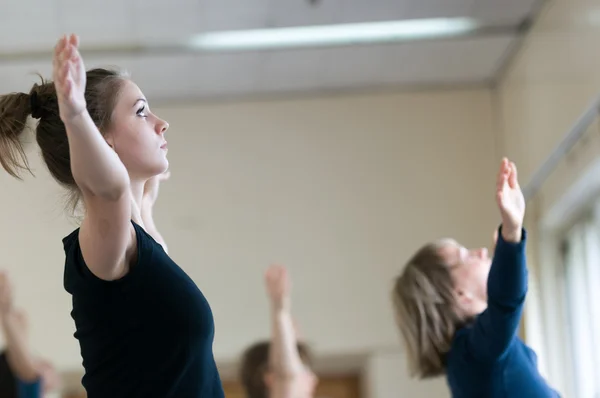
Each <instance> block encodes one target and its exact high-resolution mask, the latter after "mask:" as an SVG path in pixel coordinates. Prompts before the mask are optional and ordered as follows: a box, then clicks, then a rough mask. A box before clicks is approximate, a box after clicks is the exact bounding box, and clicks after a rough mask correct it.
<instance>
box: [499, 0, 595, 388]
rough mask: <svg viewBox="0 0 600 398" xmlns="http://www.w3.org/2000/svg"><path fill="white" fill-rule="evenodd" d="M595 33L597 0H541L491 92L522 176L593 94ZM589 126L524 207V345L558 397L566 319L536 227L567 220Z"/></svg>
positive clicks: (586, 162) (590, 157) (546, 245)
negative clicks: (529, 287)
mask: <svg viewBox="0 0 600 398" xmlns="http://www.w3.org/2000/svg"><path fill="white" fill-rule="evenodd" d="M598 37H600V6H599V4H598V1H597V0H553V1H549V2H548V5H547V6H546V7H544V9H543V12H542V14H541V16H540V18H539V20H538V21H537V22H536V24H535V26H534V27H533V30H532V31H531V32H530V34H529V35H528V37H527V38H526V40H525V42H524V44H523V47H522V48H521V50H520V51H519V54H518V56H517V57H516V58H515V60H514V62H513V63H512V65H511V66H510V68H509V70H508V73H507V74H506V76H505V77H504V78H503V79H502V81H501V82H500V84H499V86H498V89H497V90H496V91H495V92H494V102H495V103H496V104H498V107H497V108H496V109H497V112H498V115H499V121H500V123H499V127H500V133H501V134H500V135H499V143H500V144H501V151H502V152H503V153H505V154H507V155H508V156H510V157H512V158H513V159H515V161H516V162H517V164H518V165H519V171H520V177H521V179H522V180H523V181H528V180H529V179H530V178H531V175H532V173H534V172H535V170H537V168H538V167H540V166H541V164H542V162H543V161H544V160H545V159H546V157H547V156H548V155H549V154H550V153H551V151H552V149H553V148H554V147H555V146H556V145H557V144H558V142H559V141H560V140H561V139H562V138H563V137H564V136H565V134H566V132H567V131H568V130H569V129H570V127H571V126H572V124H573V123H574V122H575V120H576V119H577V118H578V117H579V116H580V115H581V113H582V112H583V111H584V109H586V108H587V106H588V104H589V103H590V101H591V100H592V99H593V98H595V97H596V96H597V95H599V94H600V51H598ZM597 129H598V125H597V124H596V125H594V126H593V127H592V129H591V133H592V134H590V135H589V136H588V138H587V139H585V140H583V141H582V142H580V143H579V144H578V145H577V146H576V147H575V148H574V149H573V151H571V153H570V154H569V156H567V157H566V158H565V159H563V161H562V162H561V163H560V164H559V166H558V167H557V169H556V170H555V171H554V172H553V173H552V175H551V176H550V178H549V179H548V180H547V181H546V183H545V184H544V186H543V187H542V189H541V191H540V193H539V195H538V196H537V197H536V198H535V200H534V201H532V202H531V203H529V205H528V206H529V213H530V216H529V219H528V220H529V222H528V229H529V241H530V242H531V245H530V249H531V250H530V252H531V254H532V255H531V256H530V263H531V267H532V269H533V270H534V271H535V272H534V275H535V277H536V278H537V280H534V281H533V282H534V283H533V286H534V290H533V291H532V292H530V295H529V297H530V299H531V300H529V308H528V311H527V312H526V316H527V318H526V319H527V321H528V328H527V331H528V333H527V335H528V342H529V343H530V344H532V345H533V346H534V348H535V349H536V350H537V351H538V354H539V358H540V361H541V362H542V363H541V367H542V370H543V371H544V373H545V374H547V375H548V376H549V379H550V380H551V381H552V383H553V384H554V385H555V386H556V387H557V388H558V389H559V390H561V392H562V393H564V394H566V396H569V395H568V392H569V386H568V384H569V380H568V374H569V370H570V369H569V368H570V364H569V362H568V360H566V357H565V353H564V347H565V346H566V344H565V342H566V341H567V340H566V339H567V337H566V336H565V335H564V325H565V323H566V322H565V319H564V317H563V314H562V312H561V310H560V303H559V302H558V301H559V298H560V289H559V288H560V286H559V283H558V282H557V280H556V279H557V275H558V273H557V272H556V271H555V267H554V266H555V265H556V259H557V258H558V255H557V253H556V247H555V246H556V242H555V241H554V240H553V236H552V231H549V230H545V229H544V227H543V226H542V225H544V224H548V223H552V224H554V226H555V227H556V226H557V223H558V222H559V221H557V220H558V219H559V218H560V219H561V220H560V222H565V221H568V220H566V219H565V216H567V212H566V211H565V210H567V209H566V208H564V207H560V203H562V202H564V199H565V198H564V195H565V194H566V193H567V194H568V193H569V192H574V191H572V189H573V188H574V184H575V182H576V181H578V180H580V178H581V177H582V175H583V174H584V173H585V172H586V171H587V170H588V168H589V167H590V166H591V165H592V164H593V163H594V162H595V161H596V160H597V159H598V157H599V156H600V146H599V145H598V144H599V143H600V136H598V134H597ZM578 192H579V193H581V192H582V191H578ZM569 203H571V205H573V202H572V201H571V202H569ZM580 204H581V203H580ZM557 206H559V207H560V208H559V207H557ZM571 207H572V206H571ZM569 210H573V209H569ZM557 212H558V213H560V214H559V216H560V217H557V216H556V214H557ZM550 219H552V220H550Z"/></svg>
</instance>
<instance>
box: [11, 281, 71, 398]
mask: <svg viewBox="0 0 600 398" xmlns="http://www.w3.org/2000/svg"><path fill="white" fill-rule="evenodd" d="M0 323H1V325H2V332H3V335H4V340H5V344H6V345H5V348H4V350H3V351H2V352H1V353H0V396H1V397H2V398H43V397H44V396H45V394H46V393H49V392H51V391H54V390H56V389H58V387H59V385H60V380H59V376H58V374H57V372H56V370H55V369H54V367H53V366H52V364H51V363H50V362H49V361H47V360H44V359H41V358H39V357H37V356H35V355H34V354H33V353H32V351H31V348H30V346H29V342H28V337H29V333H28V332H29V328H28V324H27V318H26V316H25V313H24V312H23V311H22V310H19V309H17V308H15V306H14V298H13V292H12V287H11V284H10V281H9V279H8V276H7V275H6V273H0Z"/></svg>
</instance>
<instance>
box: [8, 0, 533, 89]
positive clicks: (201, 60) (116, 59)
mask: <svg viewBox="0 0 600 398" xmlns="http://www.w3.org/2000/svg"><path fill="white" fill-rule="evenodd" d="M535 3H536V0H369V1H365V0H316V2H315V4H314V5H313V4H311V3H310V2H309V1H308V0H170V1H168V2H166V1H163V0H145V1H142V0H131V1H122V0H105V1H103V2H98V1H91V0H53V1H49V0H4V2H3V7H2V10H3V11H2V13H1V14H0V35H2V37H3V40H2V41H0V52H5V53H6V52H14V51H28V50H29V49H31V50H32V51H33V50H40V49H42V50H44V51H47V56H48V59H47V60H44V59H41V60H37V61H35V60H32V61H20V62H18V63H4V64H3V63H2V61H0V88H1V89H2V91H6V89H9V90H15V89H20V90H28V89H29V87H30V85H31V83H32V82H33V80H34V78H33V76H32V74H31V73H32V72H38V71H39V72H42V73H44V75H45V76H49V74H50V72H51V71H50V62H51V60H50V56H51V51H52V47H53V46H54V43H55V42H56V40H57V38H58V36H59V35H60V34H61V33H64V32H71V31H74V32H76V33H78V34H79V35H80V36H81V38H82V44H83V45H84V46H85V45H90V44H91V45H96V46H110V45H114V44H115V43H118V44H120V45H126V44H131V43H140V42H142V43H145V44H149V45H152V44H160V43H164V42H168V41H172V40H177V41H182V40H186V39H187V38H189V37H190V36H191V35H193V34H195V33H200V32H204V31H215V30H235V29H252V28H266V27H280V26H296V25H315V24H329V23H355V22H366V21H375V20H392V19H407V18H436V17H459V16H472V17H477V18H483V19H485V20H487V21H499V22H501V23H510V24H514V23H517V22H519V21H521V20H522V19H523V18H525V17H526V16H527V15H528V14H529V13H530V12H531V10H532V8H533V5H534V4H535ZM32 26H33V27H35V29H32V28H31V27H32ZM514 39H515V37H512V36H507V35H499V36H492V37H468V38H467V37H465V38H462V39H455V40H439V41H418V42H412V43H404V44H393V45H392V44H390V45H371V46H366V45H361V46H348V47H337V48H318V49H304V50H287V51H264V52H242V53H237V54H235V53H214V54H197V53H196V54H189V53H188V54H185V53H174V54H170V55H165V54H162V55H161V54H159V53H152V52H150V53H149V54H145V55H143V56H142V55H137V56H136V55H129V56H124V55H123V54H117V53H115V54H114V55H112V56H111V55H105V56H102V58H99V59H98V58H93V59H91V58H86V65H87V66H88V67H91V66H95V65H111V64H113V65H114V64H116V65H120V66H123V67H125V68H127V69H130V70H131V71H132V73H133V76H134V79H135V80H136V81H138V82H139V84H140V86H141V87H142V89H143V90H144V91H145V93H146V95H148V96H149V97H150V98H155V99H159V100H161V99H163V100H173V99H177V98H214V97H223V96H227V97H232V96H237V95H258V94H261V93H272V92H277V93H285V92H294V91H303V92H306V91H313V90H314V91H317V90H323V89H346V88H356V87H361V88H364V87H371V86H381V85H386V86H388V85H389V86H391V85H404V84H409V85H413V84H418V85H432V84H455V83H473V82H482V81H488V80H490V79H492V78H493V76H494V74H495V73H496V70H497V69H498V65H499V63H500V61H501V60H502V59H504V56H505V54H506V52H507V49H508V48H510V46H511V42H512V40H514ZM83 53H84V56H85V51H84V52H83ZM42 55H43V54H42Z"/></svg>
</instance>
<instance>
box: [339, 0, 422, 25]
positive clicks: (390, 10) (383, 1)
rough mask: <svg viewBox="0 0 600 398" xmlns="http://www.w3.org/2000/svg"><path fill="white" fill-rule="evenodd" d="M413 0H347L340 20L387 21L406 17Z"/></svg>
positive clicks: (343, 4) (343, 5)
mask: <svg viewBox="0 0 600 398" xmlns="http://www.w3.org/2000/svg"><path fill="white" fill-rule="evenodd" d="M410 4H411V1H398V0H370V1H364V0H346V1H344V2H343V3H342V9H341V13H340V20H339V21H338V22H353V23H354V22H363V21H387V20H392V19H406V18H407V17H406V16H407V12H408V9H409V7H410Z"/></svg>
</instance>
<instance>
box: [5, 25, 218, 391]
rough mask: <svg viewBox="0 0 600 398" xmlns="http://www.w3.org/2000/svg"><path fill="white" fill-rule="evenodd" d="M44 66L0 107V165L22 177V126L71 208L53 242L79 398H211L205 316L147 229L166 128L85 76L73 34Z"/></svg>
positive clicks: (210, 334)
mask: <svg viewBox="0 0 600 398" xmlns="http://www.w3.org/2000/svg"><path fill="white" fill-rule="evenodd" d="M53 66H54V73H53V79H54V81H53V82H42V84H39V85H38V84H36V85H34V86H33V88H32V89H31V90H30V91H29V93H13V94H8V95H5V96H3V97H0V162H1V163H2V166H3V167H4V168H5V169H6V170H7V171H8V172H9V173H10V174H12V175H15V176H17V175H18V174H19V171H21V170H23V169H27V162H26V159H25V154H24V152H23V148H22V146H21V142H20V140H19V139H20V135H21V133H22V131H23V130H24V129H25V127H26V121H27V117H28V116H32V117H33V118H34V119H38V122H37V126H36V128H35V136H36V140H37V142H38V144H39V146H40V149H41V153H42V156H43V158H44V161H45V163H46V165H47V166H48V169H49V171H50V174H51V175H52V176H53V177H54V179H55V180H56V181H58V183H59V184H61V185H62V186H63V187H65V188H66V189H67V190H68V191H69V192H70V193H71V195H72V197H73V198H74V199H75V201H80V200H81V201H82V204H83V207H84V210H85V213H84V217H83V221H82V223H81V226H80V228H77V229H76V230H74V231H73V232H72V233H71V234H69V235H68V236H67V237H65V238H64V239H63V245H64V250H65V256H66V259H65V271H64V285H65V289H66V290H67V292H69V293H70V294H71V296H72V305H73V308H72V311H71V316H72V317H73V319H74V321H75V327H76V331H75V338H76V339H77V340H78V341H79V345H80V351H81V355H82V357H83V367H84V370H85V375H84V377H83V380H82V383H83V386H84V387H85V389H86V391H87V396H88V398H107V397H110V398H136V397H140V398H141V397H143V398H150V397H157V398H167V397H168V398H200V397H202V398H222V397H223V387H222V385H221V380H220V377H219V372H218V370H217V366H216V364H215V360H214V357H213V350H212V346H213V339H214V332H215V327H214V319H213V314H212V311H211V309H210V306H209V304H208V301H207V300H206V299H205V297H204V295H203V294H202V292H201V291H200V290H199V289H198V287H197V286H196V284H195V283H194V281H192V279H191V278H190V277H189V276H188V275H187V274H186V273H185V272H184V271H183V270H182V269H181V268H180V267H179V266H178V265H177V264H176V263H175V262H174V261H173V260H172V259H171V258H170V257H169V255H168V254H167V246H166V244H165V241H164V239H163V237H162V236H161V234H160V233H159V232H158V229H157V227H156V225H155V223H154V219H153V207H154V203H155V201H156V199H157V197H158V189H159V183H160V180H161V179H164V178H165V177H166V176H167V174H166V173H167V169H168V167H169V162H168V160H167V141H166V139H165V133H166V131H167V129H168V127H169V124H168V123H167V122H166V121H164V120H162V119H161V118H159V117H158V116H157V115H156V114H154V113H153V112H152V111H151V108H150V105H149V103H148V100H147V98H146V97H145V96H144V94H143V92H142V91H141V90H140V88H139V87H138V86H137V85H136V84H135V83H134V82H133V81H132V80H131V79H129V78H128V76H126V75H125V74H123V73H119V72H117V71H111V70H106V69H92V70H89V71H87V72H86V70H85V67H84V64H83V60H82V58H81V55H80V53H79V40H78V38H77V37H76V36H75V35H70V36H65V37H63V38H61V39H60V40H59V41H58V44H57V45H56V47H55V50H54V60H53Z"/></svg>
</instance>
